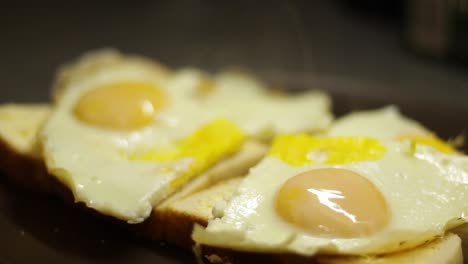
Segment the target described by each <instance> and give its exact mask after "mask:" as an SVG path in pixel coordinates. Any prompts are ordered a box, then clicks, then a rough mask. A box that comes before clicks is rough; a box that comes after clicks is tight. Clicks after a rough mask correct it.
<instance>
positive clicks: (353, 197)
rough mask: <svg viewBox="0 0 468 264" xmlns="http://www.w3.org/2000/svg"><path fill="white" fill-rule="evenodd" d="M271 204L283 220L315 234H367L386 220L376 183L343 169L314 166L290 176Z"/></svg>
mask: <svg viewBox="0 0 468 264" xmlns="http://www.w3.org/2000/svg"><path fill="white" fill-rule="evenodd" d="M275 206H276V211H277V213H278V214H279V215H280V216H281V217H282V218H283V219H284V220H285V221H286V222H288V223H290V224H292V225H294V226H296V227H298V228H300V229H303V230H305V231H306V232H308V233H310V234H312V235H318V236H327V237H335V238H356V237H364V236H369V235H372V234H373V233H376V232H378V231H379V230H381V229H382V228H384V227H385V226H386V225H387V224H388V222H389V221H390V210H389V208H388V205H387V203H386V201H385V198H384V196H383V195H382V193H381V192H380V191H379V190H378V189H377V187H376V186H375V185H374V184H373V183H372V182H370V181H369V180H367V179H366V178H365V177H363V176H361V175H359V174H357V173H355V172H352V171H350V170H345V169H334V168H327V169H315V170H310V171H307V172H304V173H301V174H298V175H296V176H294V177H292V178H290V179H289V180H287V181H286V182H285V183H284V185H283V186H282V187H281V189H280V190H279V192H278V193H277V196H276V203H275Z"/></svg>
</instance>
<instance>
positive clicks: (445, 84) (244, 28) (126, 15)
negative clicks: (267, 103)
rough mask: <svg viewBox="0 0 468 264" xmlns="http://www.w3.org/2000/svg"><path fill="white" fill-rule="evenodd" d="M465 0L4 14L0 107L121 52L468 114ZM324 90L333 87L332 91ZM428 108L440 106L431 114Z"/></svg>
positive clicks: (146, 6)
mask: <svg viewBox="0 0 468 264" xmlns="http://www.w3.org/2000/svg"><path fill="white" fill-rule="evenodd" d="M467 10H468V1H466V0H450V1H449V0H445V1H444V0H427V1H423V0H407V1H403V0H395V1H390V0H386V1H371V0H356V1H351V0H349V1H346V0H340V1H339V0H332V1H327V0H322V1H320V0H316V1H307V0H302V1H287V0H272V1H223V0H206V1H203V0H190V1H189V0H186V1H184V0H182V1H179V0H175V1H149V0H148V1H60V2H58V1H37V2H32V1H31V3H27V4H26V3H24V2H14V3H13V2H11V3H3V4H2V8H1V9H0V32H1V41H0V52H1V59H0V69H1V70H0V78H1V80H2V88H1V93H0V101H1V102H7V101H22V102H24V101H27V102H35V101H45V100H48V98H49V95H48V89H49V87H50V84H51V82H52V80H53V75H54V72H55V70H56V69H57V67H59V66H60V65H62V64H63V63H65V62H68V61H70V60H73V59H75V58H76V57H77V56H79V55H80V54H82V53H83V52H85V51H88V50H93V49H99V48H104V47H114V48H117V49H120V50H121V51H124V52H129V53H137V54H142V55H145V56H149V57H152V58H155V59H157V60H160V61H161V62H163V63H165V64H168V65H170V66H173V67H178V66H197V67H201V68H203V69H206V70H211V71H213V70H217V69H221V68H225V67H228V66H238V67H242V68H244V69H247V70H250V71H254V72H258V74H260V75H261V76H263V75H265V76H270V77H271V76H273V78H274V77H275V76H283V77H284V76H285V75H286V76H287V78H290V79H298V78H308V79H311V80H316V81H317V82H311V83H308V85H312V86H314V85H317V86H318V87H317V88H322V87H320V85H322V84H323V83H330V82H334V81H335V80H337V81H336V83H339V84H338V85H334V88H333V89H338V90H340V89H341V90H342V91H345V92H347V93H350V94H375V95H381V96H387V95H398V96H400V97H408V98H411V100H414V101H415V102H416V101H419V100H424V101H431V102H432V101H435V102H444V103H446V104H450V105H454V106H457V107H460V108H465V109H466V108H468V104H467V103H466V101H467V100H466V99H467V98H468V69H467V66H466V65H467V64H468V61H467V57H468V11H467ZM325 86H326V84H325ZM431 111H435V110H434V109H431Z"/></svg>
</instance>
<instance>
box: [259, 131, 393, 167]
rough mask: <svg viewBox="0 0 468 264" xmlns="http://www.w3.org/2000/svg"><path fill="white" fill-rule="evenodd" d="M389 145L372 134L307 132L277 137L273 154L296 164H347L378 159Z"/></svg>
mask: <svg viewBox="0 0 468 264" xmlns="http://www.w3.org/2000/svg"><path fill="white" fill-rule="evenodd" d="M385 152H386V148H385V146H384V145H383V144H381V143H380V141H378V140H377V139H373V138H369V137H313V136H311V135H307V134H285V135H279V136H277V137H275V139H274V140H273V144H272V147H271V148H270V151H269V153H268V154H269V155H270V156H274V157H276V158H279V159H280V160H282V161H284V162H286V163H288V164H289V165H292V166H302V165H305V164H313V163H325V164H344V163H352V162H358V161H366V160H378V159H380V158H382V156H383V155H384V154H385Z"/></svg>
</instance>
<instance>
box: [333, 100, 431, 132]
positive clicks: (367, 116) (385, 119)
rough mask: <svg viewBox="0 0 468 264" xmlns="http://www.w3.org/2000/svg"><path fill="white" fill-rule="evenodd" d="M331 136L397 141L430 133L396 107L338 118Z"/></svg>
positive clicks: (360, 112) (354, 113)
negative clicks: (401, 138) (365, 137)
mask: <svg viewBox="0 0 468 264" xmlns="http://www.w3.org/2000/svg"><path fill="white" fill-rule="evenodd" d="M327 134H328V135H330V136H368V137H373V138H377V139H384V140H385V139H390V140H391V139H395V138H396V137H399V136H405V135H429V134H431V133H430V131H429V130H428V129H427V128H425V127H424V126H423V125H421V124H420V123H418V122H417V121H415V120H412V119H409V118H407V117H405V116H404V115H402V114H401V113H400V111H399V110H398V108H397V107H396V106H387V107H383V108H380V109H376V110H365V111H355V112H351V113H349V114H347V115H345V116H343V117H341V118H338V119H337V120H336V121H335V122H334V123H333V125H332V126H330V129H329V131H328V132H327Z"/></svg>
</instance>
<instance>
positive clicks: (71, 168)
mask: <svg viewBox="0 0 468 264" xmlns="http://www.w3.org/2000/svg"><path fill="white" fill-rule="evenodd" d="M111 61H112V60H111ZM88 63H89V62H88ZM78 68H79V67H78ZM85 68H86V69H87V72H86V74H83V73H80V74H79V78H73V72H72V73H68V79H67V80H68V81H67V83H66V85H65V87H64V88H62V89H61V91H60V97H59V100H57V103H56V105H55V106H54V110H53V112H52V114H51V116H50V118H49V119H48V121H47V122H46V124H45V126H44V128H43V129H42V131H41V142H42V145H43V152H44V156H45V159H46V164H47V168H48V170H49V172H50V173H51V174H52V175H54V176H55V177H57V178H58V179H59V180H60V181H61V182H62V183H63V184H64V185H65V186H66V187H68V188H69V189H70V190H71V191H72V192H73V194H74V197H75V200H76V201H77V202H83V203H85V204H86V205H87V206H88V207H90V208H93V209H95V210H97V211H99V212H100V213H103V214H107V215H111V216H114V217H116V218H119V219H122V220H125V221H127V222H129V223H138V222H141V221H143V220H144V219H145V218H147V217H148V216H149V215H150V212H151V210H152V208H153V206H154V205H156V204H158V203H160V202H161V201H162V200H163V199H165V198H166V197H167V196H168V195H170V194H171V193H173V192H174V191H176V190H177V189H179V188H181V186H183V185H184V183H185V182H187V181H188V180H190V179H191V178H192V177H195V176H196V175H198V174H200V173H201V172H203V171H205V170H206V169H208V168H209V167H211V166H212V165H214V164H215V163H216V162H218V161H220V160H222V159H223V158H226V157H227V156H228V155H230V154H232V153H234V152H236V151H237V150H238V149H239V148H240V146H241V145H242V144H243V143H244V142H245V141H246V140H251V139H252V140H254V139H255V138H257V137H259V136H260V135H264V134H265V131H267V132H268V133H272V134H275V133H283V132H289V131H295V130H310V131H314V130H323V129H324V128H326V127H327V126H328V125H329V123H330V120H331V114H330V112H329V110H328V108H329V99H328V97H327V95H325V94H323V93H319V92H308V93H305V94H304V95H303V96H301V97H284V98H276V97H273V96H270V95H268V93H267V91H266V90H265V88H264V87H263V86H262V85H261V84H260V83H259V82H257V81H254V80H252V79H250V78H246V77H242V76H240V75H239V76H236V75H232V74H231V75H229V76H230V77H229V78H225V77H222V75H219V77H214V78H212V77H210V76H209V75H207V74H205V73H203V72H200V71H197V70H190V69H187V70H180V71H176V72H174V73H171V74H167V75H166V76H165V77H164V78H162V77H161V76H162V75H161V74H155V72H157V71H158V69H157V68H155V67H153V66H152V65H151V64H149V63H141V61H139V60H130V59H128V60H126V59H121V60H120V61H119V63H115V64H112V63H109V60H106V63H105V65H103V66H102V67H101V66H100V65H93V66H92V67H91V66H88V67H85ZM70 76H71V77H70ZM233 89H236V91H235V92H234V91H233ZM270 111H272V112H270ZM274 111H279V112H281V114H278V117H275V116H271V113H277V112H274ZM297 116H302V117H303V119H301V118H298V117H297Z"/></svg>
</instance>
